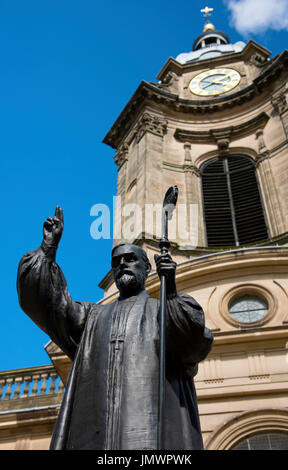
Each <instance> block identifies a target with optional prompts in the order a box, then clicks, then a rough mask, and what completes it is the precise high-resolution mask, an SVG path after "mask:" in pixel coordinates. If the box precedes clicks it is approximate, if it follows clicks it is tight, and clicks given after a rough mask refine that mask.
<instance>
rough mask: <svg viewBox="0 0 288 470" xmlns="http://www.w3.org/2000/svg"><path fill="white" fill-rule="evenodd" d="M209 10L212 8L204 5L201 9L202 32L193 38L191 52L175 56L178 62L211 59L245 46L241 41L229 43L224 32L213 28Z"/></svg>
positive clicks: (237, 50) (238, 50) (239, 49)
mask: <svg viewBox="0 0 288 470" xmlns="http://www.w3.org/2000/svg"><path fill="white" fill-rule="evenodd" d="M211 11H213V8H209V7H205V8H203V9H202V10H201V13H204V17H205V18H206V24H205V25H204V28H203V32H202V33H201V34H199V36H197V38H196V39H195V41H194V43H193V47H192V51H191V52H189V53H182V54H179V55H178V56H177V57H176V60H177V61H178V62H180V63H182V64H185V63H188V62H192V61H199V60H205V59H212V58H215V57H219V56H223V55H227V54H231V53H232V54H233V53H235V52H240V51H241V50H242V49H243V48H244V47H245V43H244V42H242V41H238V42H237V43H235V44H231V43H230V41H229V38H228V36H227V35H226V34H225V33H223V32H222V31H218V30H217V29H215V26H214V25H213V23H211V21H210V20H209V17H210V16H211V14H210V12H211Z"/></svg>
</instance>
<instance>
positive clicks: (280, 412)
mask: <svg viewBox="0 0 288 470" xmlns="http://www.w3.org/2000/svg"><path fill="white" fill-rule="evenodd" d="M211 11H212V9H210V8H208V7H206V8H205V9H203V10H202V13H204V16H205V17H206V23H205V25H204V29H203V31H202V32H201V34H199V36H198V37H196V39H195V41H194V43H193V46H192V50H191V51H188V52H185V53H180V54H179V55H178V56H177V57H176V58H172V57H170V58H169V59H168V60H167V62H166V63H165V64H164V66H163V67H162V69H161V70H160V72H159V74H158V76H157V81H155V82H150V81H142V82H141V83H140V85H139V86H138V88H137V89H136V91H135V92H134V94H133V95H132V97H131V99H130V100H129V102H128V103H127V105H126V106H125V108H124V109H123V111H122V112H121V114H120V115H119V117H118V118H117V119H116V121H115V123H114V124H113V126H112V128H111V129H110V131H109V132H108V133H107V135H106V136H105V138H104V142H105V143H106V144H108V145H110V146H111V147H113V148H114V149H115V151H116V154H115V163H116V165H117V166H118V182H117V196H118V200H119V201H120V203H121V204H120V205H121V207H118V209H117V210H116V215H115V226H116V229H115V232H114V238H115V240H114V243H115V244H116V243H119V241H120V240H125V239H127V236H126V235H125V231H124V230H123V231H121V230H120V231H119V226H120V228H121V227H123V226H125V223H126V222H127V215H128V219H129V217H131V214H130V213H129V214H128V212H125V210H127V207H128V208H129V207H132V206H133V205H134V206H135V207H136V206H137V207H138V208H140V209H141V214H140V216H139V214H138V216H139V217H140V219H141V220H142V222H143V219H144V217H145V210H146V208H147V207H151V206H153V205H155V204H159V205H160V204H161V205H162V201H163V197H164V194H165V192H166V190H167V189H168V188H169V187H170V186H173V185H175V184H176V185H177V186H178V188H179V197H178V203H177V207H178V206H181V207H182V208H183V207H184V208H185V211H186V213H185V214H186V218H185V217H184V218H182V219H181V218H180V219H178V220H180V227H179V225H178V226H177V230H176V234H175V236H174V237H173V239H172V240H171V238H170V233H169V238H170V241H171V255H172V257H173V258H174V259H175V261H176V262H177V273H176V275H177V279H176V280H177V287H178V290H179V291H183V292H187V293H189V294H191V295H192V296H193V297H194V298H195V299H196V300H197V301H198V302H199V303H200V304H201V306H202V307H203V309H204V312H205V315H206V324H207V326H208V327H209V328H210V329H212V331H213V333H214V346H213V349H212V351H211V353H210V355H209V357H208V358H207V359H206V360H205V361H203V362H202V363H200V365H199V372H198V374H197V376H196V377H195V384H196V389H197V396H198V403H199V411H200V420H201V427H202V434H203V438H204V445H205V448H206V449H233V448H235V449H236V448H240V449H241V448H242V449H244V448H254V447H253V446H255V445H256V446H257V445H258V444H257V442H258V441H259V442H258V443H260V444H259V445H260V446H262V447H260V448H265V449H266V448H270V447H269V445H270V444H271V442H276V441H277V442H278V443H279V446H281V445H283V446H286V447H283V448H287V439H288V437H287V436H288V424H287V423H288V407H287V392H288V388H287V383H288V373H287V349H286V347H287V334H288V310H287V305H288V281H287V268H288V245H287V243H288V178H287V171H288V160H287V155H288V106H287V102H288V52H287V51H283V52H281V53H279V54H278V55H277V56H276V57H270V56H271V53H270V52H269V51H268V50H267V49H265V48H264V47H262V46H261V45H260V44H257V43H256V42H254V41H252V40H250V41H249V42H248V43H244V42H242V41H239V42H236V43H234V44H231V42H230V40H229V38H228V37H227V35H226V34H224V33H223V32H221V31H218V30H217V29H216V28H215V27H214V25H213V24H212V23H211V21H210V19H209V17H210V12H211ZM131 205H132V206H131ZM191 207H193V208H194V212H193V211H192V212H191V210H189V208H191ZM123 208H125V210H123ZM182 216H183V214H182ZM139 217H138V219H139ZM177 217H178V215H177ZM130 222H131V219H130ZM182 222H183V223H182ZM186 223H187V226H188V227H191V226H192V229H194V235H195V233H196V237H195V236H194V239H193V240H192V241H191V238H189V239H185V237H183V236H181V233H180V231H181V230H180V229H183V230H184V229H186V228H187V227H186ZM132 225H133V226H134V232H133V231H132V232H133V235H132V239H131V238H130V239H129V241H130V242H132V243H137V244H139V245H141V246H142V247H143V248H144V249H145V250H146V251H147V253H148V256H149V258H150V261H151V264H152V266H154V268H155V265H154V264H153V263H154V254H155V253H159V248H158V241H159V235H158V236H157V229H156V227H155V226H154V225H152V228H151V229H149V230H147V229H146V230H144V229H143V224H142V225H141V224H139V225H138V224H137V220H136V219H135V220H134V223H133V224H132ZM184 225H185V227H184ZM179 230H180V231H179ZM192 231H193V230H192ZM116 232H117V233H116ZM115 235H117V236H115ZM100 286H101V287H102V288H103V289H104V291H105V295H104V298H103V300H102V302H103V303H107V302H110V301H112V300H114V299H115V298H116V296H117V294H116V290H115V286H114V284H113V279H112V275H111V272H110V273H108V274H107V275H106V277H105V278H104V279H103V280H102V281H101V283H100ZM146 286H147V290H148V291H149V293H150V295H151V296H157V295H158V294H159V280H158V276H157V274H156V273H155V271H154V272H152V273H151V275H150V276H149V278H148V279H147V285H146ZM275 440H276V441H275ZM260 441H261V442H260ZM268 441H269V443H270V444H268ZM255 442H256V444H255ZM283 442H284V444H283ZM281 443H282V444H281ZM273 445H274V444H273ZM273 445H272V444H271V446H272V447H271V448H275V447H273ZM275 445H276V444H275ZM277 445H278V444H277ZM256 448H257V447H256Z"/></svg>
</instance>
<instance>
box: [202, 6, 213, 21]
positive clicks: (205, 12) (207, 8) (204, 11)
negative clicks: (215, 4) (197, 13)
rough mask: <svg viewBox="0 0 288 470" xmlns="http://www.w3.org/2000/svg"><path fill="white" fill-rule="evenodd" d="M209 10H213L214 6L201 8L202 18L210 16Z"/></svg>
mask: <svg viewBox="0 0 288 470" xmlns="http://www.w3.org/2000/svg"><path fill="white" fill-rule="evenodd" d="M210 11H214V8H209V7H205V8H203V9H202V10H201V13H204V15H203V16H204V18H207V19H208V18H209V17H210V16H211V13H210Z"/></svg>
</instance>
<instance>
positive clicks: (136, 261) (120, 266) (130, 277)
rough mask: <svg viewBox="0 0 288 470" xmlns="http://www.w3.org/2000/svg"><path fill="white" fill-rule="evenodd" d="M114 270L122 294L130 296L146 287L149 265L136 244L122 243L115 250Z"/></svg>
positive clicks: (113, 258) (113, 257)
mask: <svg viewBox="0 0 288 470" xmlns="http://www.w3.org/2000/svg"><path fill="white" fill-rule="evenodd" d="M111 264H112V271H113V276H114V281H115V284H116V286H117V288H118V289H119V291H120V294H121V295H124V296H126V297H128V296H129V295H134V294H135V293H137V292H138V291H140V290H141V289H143V288H144V285H145V280H146V277H147V275H148V273H149V270H150V269H149V267H148V266H147V263H146V262H145V260H144V258H143V252H142V250H141V249H140V248H138V247H137V246H136V245H130V244H124V245H120V246H119V247H117V248H116V249H115V250H114V251H113V255H112V263H111Z"/></svg>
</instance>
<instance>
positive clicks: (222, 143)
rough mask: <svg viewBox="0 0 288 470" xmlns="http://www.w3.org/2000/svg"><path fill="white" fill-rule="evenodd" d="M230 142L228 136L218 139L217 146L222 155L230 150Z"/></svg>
mask: <svg viewBox="0 0 288 470" xmlns="http://www.w3.org/2000/svg"><path fill="white" fill-rule="evenodd" d="M229 143H230V140H229V139H228V138H222V139H218V140H217V147H218V152H219V154H220V155H225V154H226V153H228V152H229Z"/></svg>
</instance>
